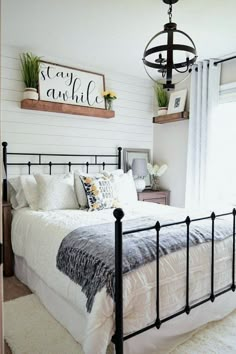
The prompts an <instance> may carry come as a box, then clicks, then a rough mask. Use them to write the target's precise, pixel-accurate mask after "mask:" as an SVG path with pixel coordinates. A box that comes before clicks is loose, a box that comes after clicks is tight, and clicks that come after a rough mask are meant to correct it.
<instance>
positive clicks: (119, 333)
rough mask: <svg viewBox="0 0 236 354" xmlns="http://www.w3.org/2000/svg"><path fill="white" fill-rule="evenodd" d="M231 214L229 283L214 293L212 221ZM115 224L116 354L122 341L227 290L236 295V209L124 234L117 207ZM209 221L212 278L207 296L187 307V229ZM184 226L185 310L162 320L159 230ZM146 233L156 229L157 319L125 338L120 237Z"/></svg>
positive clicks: (114, 337)
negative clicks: (230, 274) (230, 272)
mask: <svg viewBox="0 0 236 354" xmlns="http://www.w3.org/2000/svg"><path fill="white" fill-rule="evenodd" d="M230 215H232V217H233V220H232V237H233V243H232V282H231V284H230V285H229V286H228V287H227V288H224V289H223V290H219V291H217V292H216V291H215V287H214V285H215V284H214V274H215V268H214V265H215V220H216V218H218V217H223V216H230ZM114 217H115V219H116V221H115V325H116V329H115V334H114V336H113V337H112V342H113V343H114V344H115V348H116V354H123V352H124V349H123V344H124V341H126V340H128V339H130V338H133V337H135V336H137V335H139V334H141V333H143V332H146V331H148V330H150V329H152V328H154V327H156V328H157V329H160V327H161V325H162V324H163V323H165V322H167V321H169V320H171V319H173V318H175V317H178V316H180V315H182V314H184V313H186V314H187V315H189V314H190V312H191V310H192V309H194V308H196V307H198V306H201V305H203V304H204V303H206V302H208V301H211V302H214V301H215V299H216V297H218V296H221V295H223V294H225V293H227V292H229V291H233V292H235V289H236V284H235V218H236V209H235V208H234V209H233V210H232V212H229V213H224V214H218V215H216V214H215V213H214V212H213V213H211V215H210V216H207V217H202V218H195V219H190V217H189V216H187V217H186V219H185V220H183V221H178V222H173V223H168V224H163V225H161V224H160V222H159V221H157V222H156V224H155V225H154V226H151V227H145V228H139V229H133V230H129V231H124V232H123V225H122V219H123V217H124V212H123V210H122V209H120V208H117V209H115V210H114ZM208 219H209V220H211V278H210V289H211V290H210V296H207V295H206V296H207V297H206V298H205V299H203V300H201V301H198V302H195V303H193V304H190V300H189V290H190V289H189V273H190V226H191V224H192V223H194V222H197V221H202V220H208ZM183 224H185V225H186V299H185V307H184V309H181V310H180V311H178V312H176V313H174V314H172V315H170V316H168V317H165V318H161V316H160V282H159V277H160V274H159V265H160V255H159V247H160V231H161V229H164V228H167V227H171V226H176V225H183ZM147 230H156V320H155V322H154V323H152V324H150V325H148V326H146V327H144V328H141V329H139V330H137V331H135V332H133V333H130V334H128V335H124V333H123V272H122V264H123V255H122V253H123V250H122V238H123V235H128V234H133V233H139V232H142V231H147Z"/></svg>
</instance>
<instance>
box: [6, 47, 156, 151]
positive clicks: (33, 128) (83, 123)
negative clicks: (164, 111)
mask: <svg viewBox="0 0 236 354" xmlns="http://www.w3.org/2000/svg"><path fill="white" fill-rule="evenodd" d="M24 51H27V50H19V49H16V48H13V47H9V46H5V47H3V48H2V57H1V87H2V95H1V110H2V141H4V140H5V141H7V142H8V144H9V151H11V152H28V151H30V152H37V153H38V152H42V153H48V152H49V153H66V154H70V153H80V154H84V153H98V154H105V153H114V152H115V148H116V147H118V146H122V147H123V148H124V147H129V148H130V147H134V148H149V149H151V150H152V145H153V127H152V115H153V92H152V86H151V84H150V82H149V80H143V79H140V78H136V77H133V76H128V75H123V74H119V73H107V72H104V71H102V70H99V68H94V67H91V66H89V65H88V66H87V67H86V68H85V67H81V68H83V69H87V70H93V71H97V72H102V73H104V74H105V80H106V88H107V89H112V90H113V91H115V92H116V93H117V96H118V99H117V100H116V101H115V102H114V110H115V112H116V114H115V118H113V119H103V118H95V117H83V116H76V115H69V114H59V113H58V114H57V113H48V112H40V111H29V110H23V109H21V108H20V101H21V100H22V97H23V90H24V85H23V82H22V80H21V73H20V60H19V53H20V52H24ZM34 54H38V53H34ZM43 59H44V60H49V61H54V62H57V63H59V64H64V65H69V66H74V67H80V65H79V64H78V63H74V62H72V61H70V62H68V60H67V61H65V60H63V59H62V58H52V57H47V55H46V53H44V58H43Z"/></svg>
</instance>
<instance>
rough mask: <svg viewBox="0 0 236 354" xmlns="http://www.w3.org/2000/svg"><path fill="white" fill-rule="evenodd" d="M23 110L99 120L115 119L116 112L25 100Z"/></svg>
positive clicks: (22, 102) (22, 104) (22, 105)
mask: <svg viewBox="0 0 236 354" xmlns="http://www.w3.org/2000/svg"><path fill="white" fill-rule="evenodd" d="M21 108H23V109H32V110H35V111H46V112H56V113H66V114H77V115H80V116H91V117H98V118H113V117H115V112H114V111H108V110H107V109H102V108H94V107H85V106H77V105H72V104H66V103H57V102H48V101H36V100H23V101H21Z"/></svg>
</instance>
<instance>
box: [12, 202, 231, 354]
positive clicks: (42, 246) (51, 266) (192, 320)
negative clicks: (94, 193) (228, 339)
mask: <svg viewBox="0 0 236 354" xmlns="http://www.w3.org/2000/svg"><path fill="white" fill-rule="evenodd" d="M112 212H113V211H112V210H109V209H107V210H101V211H99V212H94V213H89V212H86V211H82V210H58V211H49V212H39V211H37V212H36V211H32V210H30V209H28V208H24V209H20V210H18V211H16V212H14V216H13V223H12V244H13V250H14V253H15V255H16V256H18V257H20V258H21V259H22V260H23V261H24V262H25V264H26V266H27V267H28V268H29V269H30V270H31V271H32V272H33V273H34V274H35V275H36V276H37V277H38V278H39V279H41V280H42V281H43V283H44V284H45V286H47V288H49V289H51V290H52V292H53V293H55V294H57V295H58V296H59V297H60V298H61V299H63V300H64V301H65V302H66V303H67V304H68V306H70V307H72V308H74V309H75V312H76V313H77V314H79V316H80V317H79V318H80V319H82V321H83V326H78V328H79V331H77V332H76V335H75V331H72V330H71V328H68V324H67V323H65V322H66V321H64V320H63V318H61V317H63V316H59V317H60V319H59V320H60V322H61V323H62V324H63V325H64V326H65V327H66V328H67V329H68V330H69V331H70V332H73V333H71V334H72V335H73V336H74V337H76V338H75V339H77V340H78V341H79V342H80V343H81V345H82V346H83V349H84V352H85V354H95V353H96V354H105V352H106V348H107V345H108V344H109V342H110V339H111V336H112V335H113V333H114V304H113V301H112V299H111V298H110V297H109V296H108V295H107V294H106V291H105V289H103V290H102V291H101V292H100V293H98V294H97V295H96V298H95V302H94V306H93V310H92V312H91V313H90V314H88V313H87V310H86V306H85V304H86V297H85V295H84V294H83V292H82V291H81V288H80V286H78V285H77V284H75V283H74V282H72V281H71V280H70V279H69V278H68V277H67V276H65V275H64V274H63V273H61V272H60V271H59V270H58V269H57V268H56V255H57V251H58V249H59V246H60V243H61V241H62V239H63V238H64V237H65V236H66V235H67V234H68V233H69V232H71V231H72V230H74V229H75V228H78V227H79V226H86V225H91V224H99V223H104V222H108V221H114V217H113V214H112ZM124 212H125V217H126V218H127V219H132V218H137V217H140V216H145V215H156V216H157V219H158V217H162V218H163V217H164V216H166V217H167V218H173V219H176V220H183V219H184V218H185V217H186V211H184V210H180V209H177V208H172V207H167V206H162V205H158V204H152V203H146V202H137V203H136V204H135V205H132V206H130V207H127V208H124ZM210 251H211V245H210V243H209V244H202V245H198V246H196V247H192V248H191V250H190V270H191V271H190V300H191V301H195V300H197V299H200V298H203V297H205V296H207V295H208V294H209V292H210ZM185 269H186V252H185V251H184V250H181V251H178V252H175V253H172V254H169V255H167V256H164V257H162V258H161V260H160V313H161V317H162V318H163V317H166V316H168V315H170V314H172V313H174V312H176V311H177V310H180V309H181V308H183V307H184V305H185ZM231 269H232V238H227V239H226V240H224V241H219V242H216V246H215V286H216V289H222V288H224V287H225V286H227V285H228V284H230V282H231ZM19 273H20V272H19ZM27 285H29V287H31V288H33V286H31V284H30V281H29V284H27ZM155 285H156V284H155V262H152V263H150V264H148V265H145V266H142V267H140V268H139V269H138V270H135V271H133V272H131V273H129V274H128V275H127V276H125V277H124V330H125V333H130V332H132V331H134V330H137V329H139V328H142V327H144V326H146V325H147V324H149V323H151V322H153V321H154V320H155ZM33 290H34V289H33ZM36 292H37V291H36ZM41 297H42V295H41ZM52 297H53V295H52ZM52 302H53V301H52ZM50 306H51V305H48V307H49V310H50ZM234 308H236V296H235V294H231V293H230V294H227V295H225V296H223V297H221V298H218V299H217V301H216V303H214V304H211V303H208V304H205V305H204V307H201V308H198V309H195V310H193V311H192V312H191V314H190V315H189V316H188V317H187V316H186V315H183V316H180V317H179V318H176V319H175V320H173V321H170V322H168V323H166V324H165V325H163V327H161V329H160V330H159V331H158V332H157V331H156V330H155V329H154V330H152V331H150V333H148V334H145V338H149V339H148V340H146V341H145V340H143V338H144V335H141V336H138V337H135V338H133V339H131V340H128V341H126V342H125V354H131V353H132V354H141V353H143V352H144V351H145V353H147V354H149V353H150V354H151V353H156V352H157V351H159V352H163V353H167V352H168V350H169V349H170V343H171V344H174V343H175V341H176V342H177V341H179V339H180V338H181V336H183V335H184V334H186V333H188V332H189V331H191V330H194V329H195V328H197V327H199V326H200V325H202V324H204V323H206V322H208V321H210V320H215V319H219V318H222V317H223V316H225V315H227V314H228V313H229V312H230V311H232V310H233V309H234ZM55 317H56V316H55ZM75 321H76V320H75ZM73 325H74V326H76V323H75V324H73ZM154 333H155V334H154ZM144 347H145V349H144Z"/></svg>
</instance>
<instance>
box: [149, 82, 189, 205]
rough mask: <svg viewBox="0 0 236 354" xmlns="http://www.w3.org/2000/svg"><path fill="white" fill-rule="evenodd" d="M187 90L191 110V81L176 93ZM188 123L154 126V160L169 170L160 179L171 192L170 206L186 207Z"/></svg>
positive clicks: (177, 88)
mask: <svg viewBox="0 0 236 354" xmlns="http://www.w3.org/2000/svg"><path fill="white" fill-rule="evenodd" d="M184 88H187V89H188V96H187V102H186V110H189V91H190V79H187V80H186V81H184V82H183V83H181V84H179V85H177V86H176V91H178V90H181V89H184ZM188 124H189V123H188V121H187V120H185V121H180V122H175V123H166V124H154V129H153V158H154V162H158V163H160V162H163V163H167V165H168V170H167V171H166V173H165V174H164V175H163V176H162V177H160V184H161V186H162V187H163V188H165V189H168V190H169V191H170V204H171V205H173V206H177V207H184V203H185V185H186V166H187V145H188Z"/></svg>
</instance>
